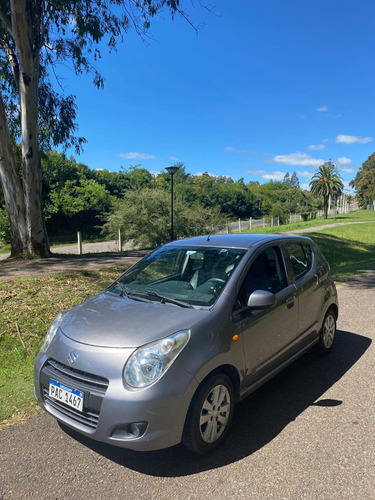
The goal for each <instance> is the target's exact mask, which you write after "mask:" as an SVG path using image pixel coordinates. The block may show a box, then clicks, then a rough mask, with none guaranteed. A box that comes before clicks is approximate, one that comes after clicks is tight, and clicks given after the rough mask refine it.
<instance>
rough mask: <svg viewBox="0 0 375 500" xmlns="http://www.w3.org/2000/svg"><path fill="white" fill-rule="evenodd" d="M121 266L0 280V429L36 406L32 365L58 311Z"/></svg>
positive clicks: (115, 273)
mask: <svg viewBox="0 0 375 500" xmlns="http://www.w3.org/2000/svg"><path fill="white" fill-rule="evenodd" d="M123 272H124V268H123V266H122V267H121V268H119V267H117V268H115V267H114V268H110V269H108V268H107V269H104V270H99V271H81V272H79V273H67V274H54V275H51V276H48V277H43V278H28V279H18V280H15V281H12V282H1V281H0V325H1V326H0V429H1V427H4V426H5V425H7V423H9V421H10V422H12V423H14V422H17V421H19V420H20V419H22V418H24V417H25V415H28V414H30V413H33V412H36V411H38V407H37V405H36V403H34V396H33V365H34V359H35V356H36V354H37V352H38V350H39V349H40V347H41V345H42V344H43V340H44V337H45V335H46V333H47V330H48V328H49V326H50V325H51V323H52V321H53V320H54V318H55V316H56V315H57V313H58V312H60V311H62V310H64V309H68V308H70V307H73V306H74V305H76V304H79V303H80V302H82V301H83V300H85V299H87V298H88V297H90V296H91V295H93V294H95V293H98V292H99V291H100V290H103V289H104V288H105V287H106V286H108V285H109V284H110V283H111V282H112V281H113V280H114V279H115V278H116V277H117V276H119V275H120V274H122V273H123Z"/></svg>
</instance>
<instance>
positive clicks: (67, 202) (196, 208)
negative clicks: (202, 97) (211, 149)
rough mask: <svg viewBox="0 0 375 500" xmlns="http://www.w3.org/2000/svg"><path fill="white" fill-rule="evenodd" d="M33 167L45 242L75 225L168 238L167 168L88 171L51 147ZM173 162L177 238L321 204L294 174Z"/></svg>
mask: <svg viewBox="0 0 375 500" xmlns="http://www.w3.org/2000/svg"><path fill="white" fill-rule="evenodd" d="M16 154H17V151H16ZM370 159H371V161H370V163H368V162H369V160H370ZM369 160H367V163H366V162H365V163H364V166H363V167H362V170H360V172H359V173H358V174H357V177H359V179H358V180H357V181H356V182H357V184H356V188H357V189H360V188H361V186H362V184H364V181H362V178H363V179H365V182H366V183H368V178H369V176H370V175H373V174H374V172H375V168H374V166H375V154H374V155H372V157H370V158H369ZM41 165H42V179H43V185H42V204H43V213H44V218H45V221H46V226H47V231H48V235H49V237H50V238H51V239H52V240H54V239H56V238H59V237H61V236H62V237H66V236H69V235H70V236H71V237H73V235H74V234H75V233H76V231H77V230H80V231H82V232H83V234H84V235H85V234H87V233H90V234H93V235H97V236H99V235H101V234H107V235H109V236H111V237H116V236H117V232H118V229H120V228H121V230H122V232H123V234H124V236H125V238H129V239H135V240H137V241H138V242H140V243H142V244H147V241H148V242H149V244H152V245H155V244H160V243H162V242H164V241H167V240H168V235H169V217H170V187H171V186H170V182H171V176H170V174H169V173H168V172H164V171H162V172H159V173H158V174H151V173H150V172H149V171H148V170H146V169H145V168H143V167H142V166H141V165H133V166H130V167H129V168H127V169H125V168H123V167H121V169H120V171H118V172H112V171H110V170H107V169H98V170H92V169H90V168H89V167H88V166H87V165H85V164H83V163H80V162H77V161H76V160H75V159H74V158H73V157H70V158H68V157H66V156H65V155H64V154H63V153H58V152H56V151H49V152H48V153H44V154H42V157H41ZM327 165H328V164H327ZM330 165H331V164H330ZM369 165H370V167H371V165H372V167H371V168H369ZM176 166H178V167H179V169H178V171H177V172H176V174H175V175H174V192H175V220H176V231H177V232H176V236H177V237H182V236H187V235H190V234H202V233H205V232H211V231H212V228H217V227H219V226H224V225H225V224H226V222H228V221H231V220H235V219H238V218H241V219H246V218H250V217H253V218H261V217H274V218H275V217H279V220H280V223H281V224H282V223H285V222H287V220H289V216H290V214H291V213H307V212H310V213H311V212H316V211H317V210H319V209H321V208H323V206H324V199H325V198H324V196H323V195H324V193H322V192H320V191H319V189H318V190H316V189H315V191H316V192H315V194H316V196H314V189H313V190H312V191H313V192H309V191H306V190H303V189H301V187H300V183H299V179H298V177H297V174H296V172H293V173H292V174H291V175H290V174H289V173H287V174H286V175H285V176H284V179H283V180H282V181H272V180H271V181H269V182H266V183H264V184H260V183H259V182H253V181H251V182H248V183H245V182H244V179H243V178H241V179H238V180H237V181H234V180H233V178H231V177H227V176H213V175H210V174H209V173H208V172H204V173H202V174H200V175H192V174H190V173H189V172H187V169H186V166H185V165H184V164H183V163H178V164H176ZM331 167H332V168H333V169H334V166H333V165H331ZM369 172H371V173H369ZM360 173H361V176H362V177H361V176H360ZM357 177H356V179H357ZM353 182H354V181H353ZM374 183H375V181H374ZM366 185H367V184H366ZM340 187H341V185H340ZM9 236H10V233H9V226H8V224H7V217H6V213H5V209H4V199H3V197H2V192H1V190H0V240H3V241H9Z"/></svg>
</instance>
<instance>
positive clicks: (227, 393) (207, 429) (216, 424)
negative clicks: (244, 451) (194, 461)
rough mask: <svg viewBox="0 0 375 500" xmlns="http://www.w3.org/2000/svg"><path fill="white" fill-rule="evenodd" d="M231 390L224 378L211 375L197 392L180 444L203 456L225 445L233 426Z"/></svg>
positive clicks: (229, 382) (231, 387)
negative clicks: (230, 428)
mask: <svg viewBox="0 0 375 500" xmlns="http://www.w3.org/2000/svg"><path fill="white" fill-rule="evenodd" d="M233 411H234V390H233V385H232V382H231V381H230V379H229V378H228V377H227V376H226V375H223V374H219V375H213V376H212V377H210V378H209V379H208V380H206V381H205V382H203V384H202V385H201V386H200V387H199V388H198V390H197V393H196V394H195V396H194V398H193V401H192V402H191V405H190V408H189V411H188V414H187V417H186V423H185V429H184V434H183V438H182V442H183V444H184V445H185V446H186V448H188V449H189V450H191V451H193V452H195V453H199V454H205V453H209V452H211V451H213V450H215V449H216V448H217V447H218V446H220V444H221V443H222V442H223V441H224V439H225V437H226V435H227V433H228V430H229V427H230V425H231V422H232V418H233Z"/></svg>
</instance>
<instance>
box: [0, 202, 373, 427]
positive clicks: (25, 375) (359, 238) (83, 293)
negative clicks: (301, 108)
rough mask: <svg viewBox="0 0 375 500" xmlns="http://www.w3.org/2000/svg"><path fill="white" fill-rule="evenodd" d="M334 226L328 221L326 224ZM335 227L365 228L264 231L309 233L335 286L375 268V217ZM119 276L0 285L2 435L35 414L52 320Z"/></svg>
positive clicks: (91, 274) (359, 215)
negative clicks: (37, 366) (40, 355)
mask: <svg viewBox="0 0 375 500" xmlns="http://www.w3.org/2000/svg"><path fill="white" fill-rule="evenodd" d="M332 222H333V220H332V219H329V220H328V221H327V224H329V223H332ZM336 222H349V223H350V222H365V223H364V224H348V225H346V226H339V227H335V228H327V229H324V230H322V231H319V232H318V231H315V232H314V229H313V227H314V225H315V227H316V226H317V225H322V220H321V219H319V220H317V221H309V222H302V223H298V224H293V225H288V226H280V227H278V228H266V232H276V230H278V231H285V230H288V231H289V230H292V229H300V228H301V227H302V228H305V227H311V228H312V229H311V233H308V234H305V235H306V236H311V237H312V238H313V239H314V240H315V241H316V242H317V243H318V245H319V246H320V248H321V249H322V250H323V253H324V254H325V256H326V257H327V260H328V261H329V263H330V265H331V268H332V272H333V274H334V277H335V280H336V281H343V280H345V279H346V278H347V277H348V276H349V275H350V274H353V273H358V272H361V271H364V270H366V269H373V268H375V224H374V222H375V212H374V211H368V212H366V211H358V212H354V213H352V214H350V216H340V217H339V218H337V220H336ZM292 226H293V227H292ZM123 270H124V269H123V268H119V267H117V268H115V267H114V268H110V269H108V268H107V269H103V270H97V271H81V272H75V273H60V274H54V275H51V276H47V277H42V278H27V279H18V280H15V281H12V282H1V281H0V429H1V427H4V426H6V425H8V424H9V423H14V422H17V421H20V420H22V419H24V418H25V417H27V416H28V415H30V414H32V413H35V412H36V411H38V407H37V405H36V404H35V403H34V397H33V364H34V359H35V356H36V353H37V352H38V350H39V348H40V347H41V345H42V343H43V339H44V337H45V334H46V332H47V330H48V328H49V326H50V325H51V323H52V321H53V319H54V317H55V316H56V314H57V313H58V312H59V311H62V310H64V309H68V308H70V307H72V306H74V305H76V304H78V303H80V302H81V301H83V300H85V299H86V298H88V297H90V296H91V295H93V294H95V293H97V292H99V291H100V290H102V289H103V288H105V287H106V286H107V285H108V284H109V283H111V282H112V281H113V280H114V279H115V278H116V277H117V276H118V275H119V274H121V272H123Z"/></svg>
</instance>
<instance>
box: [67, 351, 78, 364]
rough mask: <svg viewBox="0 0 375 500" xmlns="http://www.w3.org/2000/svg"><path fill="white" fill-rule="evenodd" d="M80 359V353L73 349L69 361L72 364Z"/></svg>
mask: <svg viewBox="0 0 375 500" xmlns="http://www.w3.org/2000/svg"><path fill="white" fill-rule="evenodd" d="M77 359H78V354H77V353H76V352H75V351H72V352H71V353H70V354H69V356H68V363H69V364H70V365H72V364H73V363H75V362H76V361H77Z"/></svg>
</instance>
